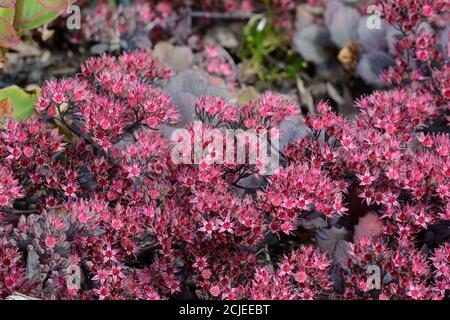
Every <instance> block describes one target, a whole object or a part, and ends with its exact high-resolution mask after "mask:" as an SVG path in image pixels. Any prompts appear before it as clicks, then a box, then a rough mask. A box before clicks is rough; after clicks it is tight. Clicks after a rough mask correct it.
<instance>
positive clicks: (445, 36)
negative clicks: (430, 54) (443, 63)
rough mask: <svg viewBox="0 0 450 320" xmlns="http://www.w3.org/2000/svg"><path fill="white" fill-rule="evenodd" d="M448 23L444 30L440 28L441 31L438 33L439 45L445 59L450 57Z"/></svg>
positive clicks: (449, 28) (449, 27) (449, 26)
mask: <svg viewBox="0 0 450 320" xmlns="http://www.w3.org/2000/svg"><path fill="white" fill-rule="evenodd" d="M449 41H450V25H448V26H447V28H445V30H442V33H441V35H440V41H439V46H440V49H441V51H442V55H443V56H444V57H445V59H447V60H448V59H450V42H449Z"/></svg>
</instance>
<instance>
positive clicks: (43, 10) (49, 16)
mask: <svg viewBox="0 0 450 320" xmlns="http://www.w3.org/2000/svg"><path fill="white" fill-rule="evenodd" d="M68 5H69V1H68V0H53V1H52V0H46V1H44V0H26V4H25V6H24V8H23V13H22V19H21V21H20V31H25V30H30V29H35V28H37V27H40V26H42V25H44V24H47V23H49V22H51V21H53V20H54V19H56V18H57V17H58V16H59V15H60V14H61V13H62V12H64V11H65V10H66V9H67V6H68Z"/></svg>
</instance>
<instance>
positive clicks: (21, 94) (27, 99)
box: [0, 86, 37, 120]
mask: <svg viewBox="0 0 450 320" xmlns="http://www.w3.org/2000/svg"><path fill="white" fill-rule="evenodd" d="M7 98H9V99H10V100H11V101H12V103H13V108H14V112H13V116H14V118H15V119H17V120H23V119H26V118H29V117H31V116H33V115H34V113H35V110H34V104H35V102H36V99H37V96H36V95H35V94H31V95H30V94H28V93H26V92H25V91H23V90H22V89H21V88H19V87H18V86H11V87H6V88H4V89H0V101H1V100H3V99H7Z"/></svg>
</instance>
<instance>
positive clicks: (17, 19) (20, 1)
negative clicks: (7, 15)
mask: <svg viewBox="0 0 450 320" xmlns="http://www.w3.org/2000/svg"><path fill="white" fill-rule="evenodd" d="M24 7H25V0H17V1H16V11H15V12H14V21H13V27H14V29H16V31H19V28H20V23H21V22H22V16H23V9H24Z"/></svg>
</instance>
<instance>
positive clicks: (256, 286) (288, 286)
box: [249, 246, 332, 300]
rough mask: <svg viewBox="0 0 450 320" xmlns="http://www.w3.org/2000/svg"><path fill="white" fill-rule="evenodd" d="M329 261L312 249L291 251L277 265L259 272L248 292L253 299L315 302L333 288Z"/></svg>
mask: <svg viewBox="0 0 450 320" xmlns="http://www.w3.org/2000/svg"><path fill="white" fill-rule="evenodd" d="M330 265H331V263H330V261H329V260H328V258H327V257H326V256H325V255H324V254H323V253H320V252H319V251H317V250H315V249H314V248H313V247H311V246H308V247H302V248H300V249H297V250H295V251H293V252H291V253H290V254H289V255H287V256H284V258H283V259H282V260H281V261H280V262H279V263H278V265H277V268H276V270H275V271H273V270H270V269H269V267H264V268H260V269H257V270H256V274H255V277H254V280H253V281H252V283H251V285H250V288H249V291H250V294H249V298H250V299H252V300H294V299H300V300H313V299H318V298H320V297H322V298H323V297H325V296H326V294H327V293H329V292H330V290H331V289H332V282H331V279H330Z"/></svg>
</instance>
